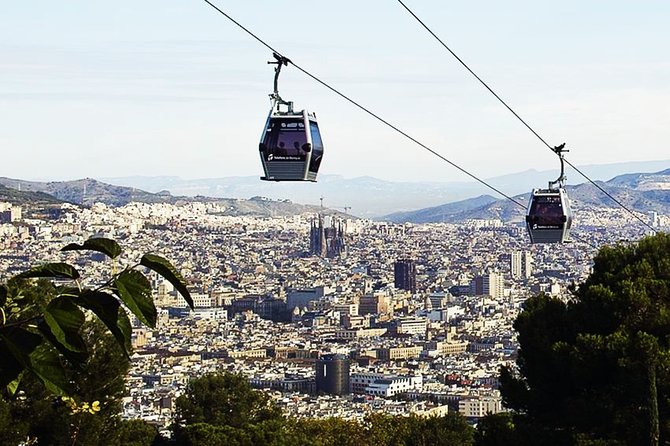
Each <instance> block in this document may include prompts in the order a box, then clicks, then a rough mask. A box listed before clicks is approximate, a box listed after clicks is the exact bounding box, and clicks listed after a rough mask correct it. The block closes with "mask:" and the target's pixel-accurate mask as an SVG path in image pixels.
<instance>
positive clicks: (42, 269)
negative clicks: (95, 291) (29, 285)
mask: <svg viewBox="0 0 670 446" xmlns="http://www.w3.org/2000/svg"><path fill="white" fill-rule="evenodd" d="M33 277H61V278H65V279H73V280H74V279H78V278H79V272H78V271H77V270H76V269H75V268H74V267H73V266H71V265H68V264H67V263H47V264H45V265H40V266H36V267H34V268H31V269H29V270H28V271H24V272H22V273H21V274H19V275H17V276H16V278H18V279H29V278H33Z"/></svg>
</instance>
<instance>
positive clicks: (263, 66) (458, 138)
mask: <svg viewBox="0 0 670 446" xmlns="http://www.w3.org/2000/svg"><path fill="white" fill-rule="evenodd" d="M212 1H213V2H214V3H215V4H216V5H217V6H218V7H219V8H221V9H222V10H224V11H225V12H226V13H228V14H230V15H231V16H232V17H234V18H235V19H236V20H237V21H239V22H240V23H241V24H243V25H244V26H246V27H247V28H248V29H250V30H251V31H252V32H254V33H255V34H257V35H258V36H259V37H260V38H261V39H263V40H264V41H266V42H267V43H268V44H269V45H271V46H272V47H274V48H276V49H277V50H278V51H280V52H281V53H282V54H284V55H285V56H287V57H288V58H290V59H291V60H293V61H294V62H295V63H296V64H297V65H299V66H301V67H302V68H304V69H306V70H307V71H309V72H310V73H312V74H314V75H315V76H317V77H319V78H320V79H322V80H324V81H325V82H327V83H328V84H330V85H331V86H333V87H334V88H336V89H338V90H340V91H341V92H343V93H344V94H346V95H347V96H349V97H350V98H352V99H354V100H355V101H357V102H359V103H360V104H362V105H364V106H365V107H367V108H369V109H370V110H372V111H374V112H375V113H376V114H378V115H379V116H381V117H382V118H384V119H385V120H387V121H389V122H391V123H392V124H394V125H395V126H397V127H399V128H400V129H402V130H403V131H405V132H407V133H408V134H410V135H411V136H413V137H414V138H416V139H418V140H419V141H421V142H422V143H424V144H425V145H427V146H429V147H431V148H432V149H434V150H435V151H437V152H439V153H440V154H442V155H443V156H445V157H446V158H448V159H449V160H451V161H452V162H454V163H456V164H458V165H460V166H461V167H463V168H464V169H466V170H468V171H470V172H472V173H473V174H475V175H477V176H479V177H482V178H490V177H495V176H499V175H505V174H509V173H514V172H520V171H525V170H528V169H536V170H545V169H557V168H558V162H557V158H556V156H555V155H554V154H553V153H552V152H550V151H549V150H548V149H547V148H546V147H545V146H544V145H543V144H542V143H541V142H540V141H538V140H537V139H536V138H535V136H533V135H532V134H531V133H530V132H529V131H528V130H527V129H526V128H525V127H523V125H522V124H521V123H520V122H519V121H517V120H516V118H514V117H513V116H512V115H511V114H510V113H509V111H507V110H506V109H505V108H504V107H503V106H502V105H501V104H500V103H499V102H497V100H496V99H495V98H494V97H493V96H491V94H490V93H489V92H488V91H486V90H485V89H484V87H482V86H481V85H480V84H479V83H478V82H477V81H476V80H475V79H474V78H473V77H472V76H471V75H470V74H469V73H468V72H467V71H466V70H465V69H464V68H463V67H462V66H461V65H460V64H459V63H458V62H457V61H456V60H455V59H454V58H453V57H452V56H451V55H450V54H449V53H447V52H446V50H444V48H442V47H441V46H440V45H439V43H438V42H437V41H435V40H434V39H433V38H432V37H431V36H430V35H429V34H428V33H427V32H426V31H425V30H424V29H423V28H422V27H421V26H420V25H419V24H418V23H417V22H416V21H415V19H414V18H412V17H411V16H410V15H409V14H408V13H407V11H405V9H403V8H402V6H401V5H400V4H399V3H398V2H397V1H391V0H385V1H381V0H366V1H351V0H338V1H322V0H321V1H304V0H283V1H267V0H246V1H235V2H233V1H223V0H212ZM405 3H406V4H407V6H408V7H410V8H411V9H413V11H414V12H415V13H416V14H417V15H418V16H419V17H421V18H422V19H423V20H424V22H425V23H426V24H427V25H428V26H429V27H431V29H432V30H433V31H434V32H435V33H436V34H437V35H438V36H440V37H441V38H442V40H443V41H444V42H445V43H446V44H447V45H449V46H450V47H451V48H452V50H454V51H455V52H456V54H458V55H459V56H460V57H461V58H462V59H463V60H464V61H465V62H466V63H467V64H468V65H470V67H471V68H472V69H473V70H474V71H475V72H476V73H477V74H478V75H479V76H480V77H481V78H483V79H484V80H485V81H486V82H487V83H488V84H489V85H490V86H491V87H492V88H493V89H494V90H495V91H496V92H497V93H498V94H499V95H500V96H501V97H502V98H503V99H504V100H505V101H506V102H507V103H508V104H509V105H510V106H511V107H512V108H513V109H514V110H515V111H516V112H517V113H518V114H519V115H520V116H522V117H523V118H524V119H525V120H526V121H527V122H528V123H529V124H530V125H531V126H532V127H533V128H534V129H535V130H536V131H537V132H538V133H539V134H540V135H541V136H542V137H543V138H544V139H545V140H546V141H548V142H549V143H550V144H552V145H558V144H560V143H563V142H566V143H567V146H568V147H569V149H570V153H568V154H567V158H568V159H569V160H570V161H571V162H572V163H573V164H575V165H587V164H606V163H617V162H627V161H650V160H663V159H670V150H668V149H669V144H668V141H670V58H669V57H668V55H669V54H670V53H669V51H670V50H669V48H670V27H668V26H667V24H668V23H670V2H667V1H666V0H657V1H640V2H630V1H618V0H614V1H607V2H605V1H602V0H600V1H596V0H588V1H586V0H567V1H562V2H537V1H531V0H523V1H520V0H510V1H505V2H501V1H496V0H481V1H476V2H445V1H437V0H405ZM271 59H272V54H271V52H270V51H269V50H268V49H267V48H265V47H264V46H263V45H261V44H260V43H258V42H257V41H255V40H254V39H253V38H251V37H250V36H249V35H248V34H246V33H245V32H244V31H242V30H241V29H240V28H238V27H237V26H236V25H234V24H233V23H232V22H230V21H229V20H228V19H226V18H225V17H224V16H222V15H221V14H219V13H218V12H217V11H216V10H215V9H213V8H212V7H211V6H209V5H208V4H207V3H206V2H204V1H199V0H192V1H184V0H160V1H158V0H142V1H136V0H135V1H128V0H118V1H116V2H102V1H98V0H87V1H83V0H68V1H65V2H54V1H53V0H34V1H23V2H8V3H7V4H6V5H3V12H2V14H1V15H0V147H2V150H1V154H2V156H1V158H0V176H7V177H12V178H21V179H28V180H72V179H78V178H84V177H91V178H105V177H106V178H109V177H124V176H134V175H143V176H179V177H182V178H190V179H195V178H217V177H226V176H255V175H257V176H260V175H262V167H261V163H260V158H259V155H258V140H259V138H260V134H261V130H262V127H263V125H264V123H265V119H266V116H267V113H268V111H269V108H270V101H269V98H268V94H269V93H270V92H271V91H272V81H273V71H272V66H270V65H267V63H266V62H267V61H268V60H271ZM279 89H280V93H281V95H282V97H283V98H284V99H286V100H291V101H293V102H294V103H295V106H296V108H297V109H303V108H307V109H308V110H310V111H314V112H316V115H317V117H318V119H319V126H320V129H321V134H322V139H323V141H324V146H325V155H324V161H323V164H322V165H321V173H326V174H339V175H343V176H345V177H358V176H372V177H377V178H381V179H386V180H393V181H463V180H466V179H467V177H465V176H464V175H463V174H461V173H459V172H458V171H457V170H456V169H454V168H453V167H451V166H449V165H448V164H446V163H444V162H443V161H440V160H439V159H438V158H436V157H435V156H434V155H431V154H429V153H427V152H426V151H425V150H424V149H421V148H420V147H418V146H416V145H415V144H414V143H412V142H410V141H408V140H407V139H405V138H404V137H403V136H401V135H399V134H398V133H396V132H394V131H393V130H391V129H389V128H388V127H386V126H384V125H382V124H381V123H379V122H378V121H376V120H375V119H374V118H372V117H370V116H368V115H367V114H365V113H364V112H362V111H360V110H359V109H357V108H355V107H354V106H352V105H351V104H350V103H348V102H346V101H345V100H343V99H342V98H340V97H339V96H337V95H335V94H333V93H332V92H331V91H329V90H328V89H326V88H325V87H323V86H322V85H320V84H318V83H317V82H315V81H314V80H312V79H310V78H309V77H307V76H306V75H304V74H303V73H301V72H300V71H299V70H297V69H296V68H294V67H292V66H288V67H285V68H284V69H283V70H282V74H281V77H280V82H279ZM669 167H670V166H669Z"/></svg>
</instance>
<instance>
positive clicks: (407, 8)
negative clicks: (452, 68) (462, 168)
mask: <svg viewBox="0 0 670 446" xmlns="http://www.w3.org/2000/svg"><path fill="white" fill-rule="evenodd" d="M398 3H400V4H401V5H402V7H403V8H405V10H407V12H408V13H409V14H410V15H411V16H412V17H414V18H415V19H416V21H417V22H419V23H420V24H421V26H423V27H424V29H425V30H426V31H428V33H429V34H430V35H431V36H433V37H434V38H435V39H436V40H437V41H438V42H440V44H441V45H442V46H443V47H444V48H445V49H446V50H447V51H448V52H449V53H450V54H451V55H452V56H454V57H455V58H456V60H458V61H459V62H460V64H461V65H463V67H465V69H466V70H468V71H469V72H470V74H472V75H473V76H474V77H475V79H477V80H478V81H479V82H480V83H481V84H482V85H483V86H484V87H485V88H486V89H487V90H488V91H489V92H490V93H491V94H492V95H493V96H495V98H496V99H498V101H500V103H501V104H502V105H504V106H505V108H507V110H509V111H510V113H512V114H513V115H514V116H515V117H516V118H517V119H518V120H519V121H521V123H522V124H523V125H524V126H526V128H527V129H528V130H530V131H531V133H533V135H535V136H536V137H537V139H539V140H540V141H541V142H542V144H544V145H545V146H547V148H548V149H549V150H551V151H552V152H553V151H554V148H553V147H552V146H551V145H549V143H547V141H545V140H544V138H542V137H541V136H540V135H539V134H538V133H537V132H536V131H535V130H534V129H533V128H532V127H531V126H530V125H529V124H528V123H527V122H526V121H525V120H524V119H523V118H521V116H519V114H518V113H517V112H515V111H514V110H513V109H512V107H510V106H509V105H507V103H506V102H505V101H504V100H503V99H502V98H501V97H500V96H499V95H498V94H497V93H496V92H495V91H493V89H492V88H491V87H489V86H488V84H487V83H486V82H484V81H483V80H482V78H480V77H479V76H477V74H476V73H475V72H474V71H473V70H472V69H471V68H470V67H469V66H468V65H467V64H466V63H465V62H464V61H463V60H462V59H461V58H460V57H458V55H456V53H455V52H454V51H452V49H451V48H449V46H447V44H446V43H444V42H443V41H442V39H440V38H439V37H438V36H437V34H435V33H434V32H433V31H432V30H431V29H430V28H429V27H428V25H426V24H425V23H424V22H423V21H422V20H421V19H420V18H419V17H418V16H417V15H416V14H415V13H414V11H412V10H411V9H410V8H409V7H408V6H407V5H405V3H403V2H402V0H398ZM564 160H565V162H566V163H567V164H568V165H569V166H570V167H572V168H573V169H574V170H575V171H576V172H577V173H579V174H580V175H581V176H582V177H584V178H585V179H586V180H588V181H589V183H591V184H592V185H594V186H595V187H596V188H597V189H599V190H600V191H601V192H602V193H603V194H605V195H606V196H607V197H608V198H610V199H611V200H612V201H614V202H615V203H616V204H618V205H619V206H620V207H622V208H623V209H624V210H626V211H627V212H628V213H629V214H631V215H632V216H633V217H635V218H636V219H637V220H639V221H640V222H641V223H642V224H643V225H645V226H646V227H648V228H649V229H651V230H652V231H654V232H656V233H657V232H658V231H657V230H656V229H654V228H653V227H652V226H651V225H650V224H649V223H647V222H646V221H644V220H643V219H642V218H640V217H639V216H638V215H636V214H635V213H634V212H633V211H632V210H630V209H628V207H626V206H625V205H624V204H623V203H621V202H620V201H619V200H617V199H616V198H614V197H613V196H612V195H611V194H610V193H609V192H607V191H606V190H605V189H603V188H602V187H601V186H600V185H599V184H597V183H596V182H595V181H593V180H592V179H591V178H589V177H588V176H587V175H586V174H585V173H584V172H582V171H581V170H579V169H578V168H577V167H576V166H574V165H573V164H572V163H571V162H570V161H569V160H567V159H565V158H564Z"/></svg>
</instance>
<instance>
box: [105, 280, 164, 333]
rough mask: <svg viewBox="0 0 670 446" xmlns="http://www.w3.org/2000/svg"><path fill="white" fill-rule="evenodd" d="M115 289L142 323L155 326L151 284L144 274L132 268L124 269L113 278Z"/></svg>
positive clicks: (154, 307) (154, 308)
mask: <svg viewBox="0 0 670 446" xmlns="http://www.w3.org/2000/svg"><path fill="white" fill-rule="evenodd" d="M114 285H115V287H116V291H117V293H118V295H119V297H120V298H121V300H122V301H123V303H125V304H126V306H127V307H128V309H129V310H130V311H132V312H133V314H134V315H135V316H137V318H138V319H139V320H140V321H142V323H143V324H144V325H147V326H149V327H151V328H155V327H156V306H155V305H154V300H153V297H152V296H151V284H150V283H149V280H147V278H146V277H144V274H142V273H141V272H139V271H135V270H132V269H129V270H125V271H123V272H122V273H121V274H119V276H118V277H117V278H116V280H114Z"/></svg>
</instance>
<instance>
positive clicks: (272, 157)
mask: <svg viewBox="0 0 670 446" xmlns="http://www.w3.org/2000/svg"><path fill="white" fill-rule="evenodd" d="M274 157H275V156H274V155H273V154H272V153H271V154H269V155H268V161H272V160H273V159H274Z"/></svg>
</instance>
